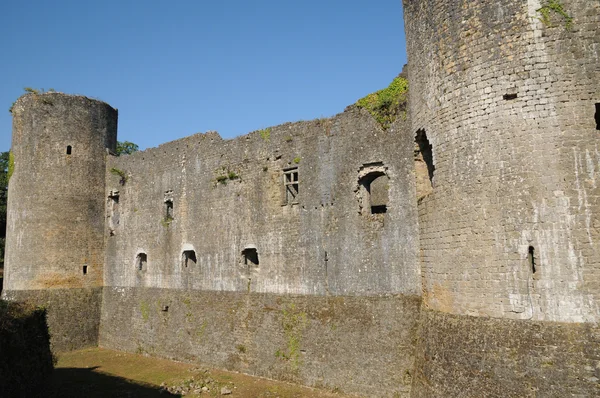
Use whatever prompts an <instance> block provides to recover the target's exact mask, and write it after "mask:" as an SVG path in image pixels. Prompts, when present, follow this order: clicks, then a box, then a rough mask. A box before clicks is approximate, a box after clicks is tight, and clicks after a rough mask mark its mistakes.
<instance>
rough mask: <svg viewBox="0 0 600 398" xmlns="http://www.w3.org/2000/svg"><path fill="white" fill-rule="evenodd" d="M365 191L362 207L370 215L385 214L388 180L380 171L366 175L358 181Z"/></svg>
mask: <svg viewBox="0 0 600 398" xmlns="http://www.w3.org/2000/svg"><path fill="white" fill-rule="evenodd" d="M359 183H360V185H361V186H362V188H363V189H364V190H365V193H366V195H365V196H366V197H364V198H363V199H364V203H363V207H364V208H365V209H368V211H369V213H370V214H383V213H385V212H387V203H388V189H389V179H388V177H387V176H386V175H385V173H383V172H382V171H376V172H373V173H370V174H367V175H366V176H364V177H363V178H361V180H360V181H359Z"/></svg>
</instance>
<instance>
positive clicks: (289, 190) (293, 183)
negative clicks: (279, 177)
mask: <svg viewBox="0 0 600 398" xmlns="http://www.w3.org/2000/svg"><path fill="white" fill-rule="evenodd" d="M283 185H284V187H285V201H286V204H293V203H298V199H297V197H298V191H299V187H300V181H299V179H298V168H297V167H294V168H291V169H287V170H284V171H283Z"/></svg>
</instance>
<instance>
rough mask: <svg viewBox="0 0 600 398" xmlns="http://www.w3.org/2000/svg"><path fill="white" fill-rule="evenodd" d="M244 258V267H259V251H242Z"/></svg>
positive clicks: (250, 249)
mask: <svg viewBox="0 0 600 398" xmlns="http://www.w3.org/2000/svg"><path fill="white" fill-rule="evenodd" d="M242 256H244V265H247V266H249V267H257V266H258V251H257V250H256V249H254V248H246V249H244V250H242Z"/></svg>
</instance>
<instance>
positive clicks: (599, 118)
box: [594, 102, 600, 130]
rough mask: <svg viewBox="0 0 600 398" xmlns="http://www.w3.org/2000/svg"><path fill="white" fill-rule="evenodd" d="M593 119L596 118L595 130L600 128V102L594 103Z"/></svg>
mask: <svg viewBox="0 0 600 398" xmlns="http://www.w3.org/2000/svg"><path fill="white" fill-rule="evenodd" d="M594 119H595V120H596V130H600V102H599V103H597V104H596V113H595V115H594Z"/></svg>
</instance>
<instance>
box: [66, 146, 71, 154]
mask: <svg viewBox="0 0 600 398" xmlns="http://www.w3.org/2000/svg"><path fill="white" fill-rule="evenodd" d="M70 154H71V145H67V155H70Z"/></svg>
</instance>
